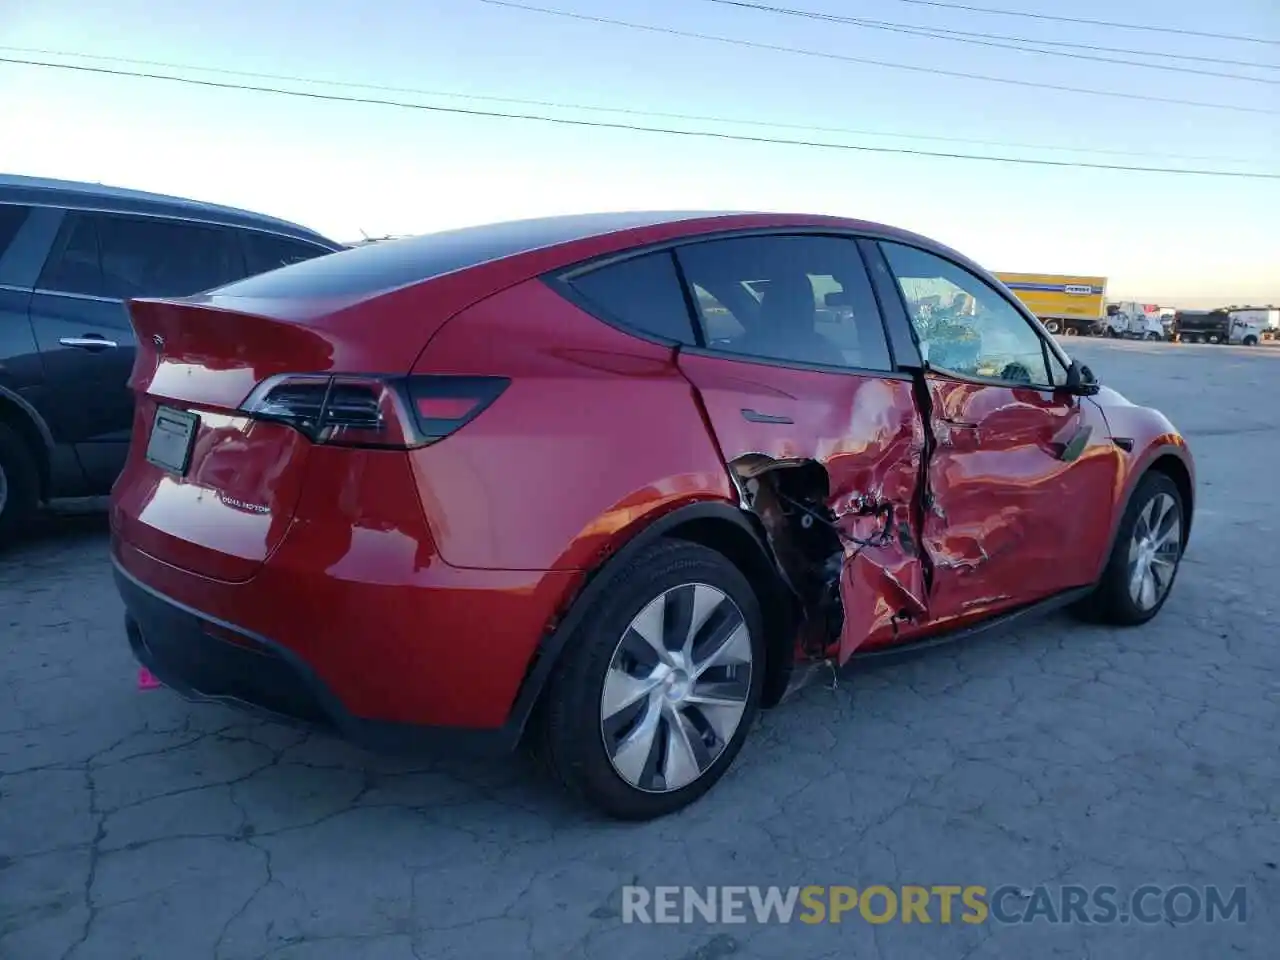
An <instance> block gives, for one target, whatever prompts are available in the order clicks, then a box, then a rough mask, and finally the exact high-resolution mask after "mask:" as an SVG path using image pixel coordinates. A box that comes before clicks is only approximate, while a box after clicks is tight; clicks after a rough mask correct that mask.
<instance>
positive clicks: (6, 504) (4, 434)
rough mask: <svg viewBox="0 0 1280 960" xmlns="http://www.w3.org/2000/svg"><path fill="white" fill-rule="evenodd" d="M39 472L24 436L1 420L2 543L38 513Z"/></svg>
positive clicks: (0, 523) (0, 491) (0, 512)
mask: <svg viewBox="0 0 1280 960" xmlns="http://www.w3.org/2000/svg"><path fill="white" fill-rule="evenodd" d="M39 502H40V473H39V471H38V469H37V467H36V461H35V458H34V457H33V456H32V455H31V450H30V449H29V448H28V447H27V443H26V441H25V440H23V439H22V437H21V436H20V435H19V434H18V433H16V432H15V431H14V430H13V428H12V427H10V426H9V425H8V424H5V423H0V546H3V545H4V543H5V541H7V540H8V539H9V538H10V537H12V536H13V535H14V534H16V533H17V532H18V531H19V530H21V529H22V527H24V526H26V524H27V523H28V522H29V521H30V520H31V518H32V517H33V516H34V515H35V512H36V507H37V505H38V504H39Z"/></svg>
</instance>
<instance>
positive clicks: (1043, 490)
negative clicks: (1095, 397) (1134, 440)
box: [906, 375, 1121, 634]
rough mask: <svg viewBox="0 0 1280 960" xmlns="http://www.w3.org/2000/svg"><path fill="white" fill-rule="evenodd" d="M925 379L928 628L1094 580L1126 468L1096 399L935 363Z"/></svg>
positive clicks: (1025, 601)
mask: <svg viewBox="0 0 1280 960" xmlns="http://www.w3.org/2000/svg"><path fill="white" fill-rule="evenodd" d="M926 385H927V392H928V400H929V405H930V407H931V416H930V427H931V429H932V431H933V434H934V442H935V449H934V451H933V454H932V456H931V458H930V463H929V469H928V478H929V479H928V488H927V490H926V491H925V493H926V497H925V510H924V520H923V541H924V546H925V551H926V553H927V554H928V557H929V560H930V565H931V568H932V583H931V586H930V592H929V607H930V619H929V623H928V624H927V625H926V627H925V628H926V629H930V630H932V629H935V628H940V629H945V628H946V627H949V626H954V625H955V622H956V621H957V620H967V619H970V618H973V617H978V616H984V615H988V614H992V613H995V612H998V611H999V610H1001V609H1004V608H1008V607H1012V606H1017V605H1021V604H1025V603H1029V602H1033V601H1035V600H1037V599H1040V598H1043V597H1046V596H1049V595H1050V594H1053V593H1056V592H1058V591H1061V590H1065V589H1068V588H1070V587H1076V586H1083V585H1085V584H1087V583H1089V582H1091V581H1092V579H1093V577H1094V575H1095V572H1096V568H1097V558H1098V557H1099V556H1100V555H1101V554H1102V553H1103V552H1104V551H1105V550H1106V544H1107V535H1108V532H1109V530H1110V522H1109V521H1110V519H1111V511H1112V509H1113V504H1114V502H1115V485H1116V483H1117V479H1118V478H1119V476H1120V473H1121V462H1120V452H1119V450H1118V449H1117V448H1116V447H1115V445H1114V444H1113V443H1112V442H1111V439H1110V435H1109V432H1108V430H1107V426H1106V422H1105V420H1104V419H1103V418H1102V416H1101V415H1100V414H1099V413H1098V411H1097V409H1096V408H1095V407H1094V405H1092V404H1089V403H1083V402H1082V401H1081V400H1080V399H1079V398H1075V397H1070V396H1067V395H1065V394H1061V393H1059V394H1054V393H1051V392H1048V391H1040V390H1034V389H1031V388H1019V387H1007V386H994V385H983V384H974V383H967V382H959V381H954V380H947V379H943V378H940V377H936V376H934V375H930V376H929V377H927V378H926ZM906 632H908V633H912V634H916V633H919V632H921V629H920V627H917V628H915V629H912V630H909V631H906Z"/></svg>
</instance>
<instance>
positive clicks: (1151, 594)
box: [1077, 473, 1186, 626]
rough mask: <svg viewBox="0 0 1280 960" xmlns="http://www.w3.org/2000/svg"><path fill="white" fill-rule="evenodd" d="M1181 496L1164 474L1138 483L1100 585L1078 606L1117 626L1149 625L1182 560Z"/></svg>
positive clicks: (1091, 615) (1170, 587) (1089, 616)
mask: <svg viewBox="0 0 1280 960" xmlns="http://www.w3.org/2000/svg"><path fill="white" fill-rule="evenodd" d="M1185 509H1186V507H1185V505H1184V504H1183V502H1182V494H1181V493H1179V492H1178V485H1177V484H1175V483H1174V482H1173V480H1171V479H1170V478H1169V476H1168V475H1167V474H1164V473H1148V474H1147V475H1146V476H1144V477H1143V478H1142V480H1140V481H1139V483H1138V487H1137V489H1136V490H1134V492H1133V497H1132V498H1131V499H1130V501H1129V506H1128V507H1127V508H1126V509H1125V512H1124V517H1123V518H1122V519H1121V521H1120V529H1119V530H1118V531H1117V533H1116V542H1115V545H1114V546H1113V547H1112V550H1111V556H1110V558H1109V559H1108V560H1107V566H1106V568H1105V569H1104V570H1103V572H1102V579H1101V580H1099V581H1098V586H1097V589H1095V590H1094V592H1093V593H1092V594H1091V595H1090V596H1088V597H1087V598H1086V599H1085V600H1084V601H1083V602H1082V604H1081V605H1080V606H1079V607H1078V608H1077V609H1078V611H1079V612H1080V613H1082V614H1084V615H1085V616H1087V617H1088V618H1089V619H1093V620H1101V621H1104V622H1106V623H1112V624H1115V625H1117V626H1136V625H1138V624H1142V623H1146V622H1147V621H1148V620H1150V619H1151V618H1152V617H1154V616H1155V615H1156V614H1157V613H1159V612H1160V608H1161V607H1163V606H1164V602H1165V600H1167V599H1168V598H1169V591H1170V590H1172V589H1173V581H1174V578H1175V577H1177V575H1178V565H1179V564H1180V563H1181V561H1182V542H1183V538H1182V531H1183V526H1184V523H1185V520H1184V510H1185Z"/></svg>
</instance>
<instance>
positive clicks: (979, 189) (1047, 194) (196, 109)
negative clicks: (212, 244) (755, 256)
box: [0, 0, 1280, 305]
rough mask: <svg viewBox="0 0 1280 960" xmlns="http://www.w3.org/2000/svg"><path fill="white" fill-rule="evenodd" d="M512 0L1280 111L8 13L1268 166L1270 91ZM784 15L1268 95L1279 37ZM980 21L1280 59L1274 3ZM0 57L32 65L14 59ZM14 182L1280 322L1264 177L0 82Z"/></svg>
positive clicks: (953, 145) (1, 124) (916, 131)
mask: <svg viewBox="0 0 1280 960" xmlns="http://www.w3.org/2000/svg"><path fill="white" fill-rule="evenodd" d="M522 2H529V3H532V4H535V5H539V6H543V7H554V8H558V9H561V10H570V11H576V12H579V13H585V14H593V15H597V16H605V17H612V18H615V19H622V20H629V21H633V22H636V23H645V24H652V25H659V26H666V27H671V28H674V29H679V30H685V31H693V32H700V33H712V34H718V35H721V36H726V37H734V38H739V39H744V40H752V41H757V42H764V43H772V44H778V45H784V46H792V47H801V48H806V49H809V50H817V51H827V52H831V53H837V54H841V55H846V56H855V57H869V58H873V59H880V60H886V61H895V62H901V63H909V64H916V65H923V66H929V67H936V68H939V69H944V70H952V71H964V72H972V73H983V74H990V75H996V76H1002V77H1010V78H1018V79H1023V80H1033V81H1036V82H1041V83H1050V84H1065V85H1068V86H1076V87H1092V88H1097V89H1102V90H1115V91H1126V92H1132V93H1140V94H1144V95H1150V96H1158V97H1170V98H1181V99H1191V100H1202V101H1215V102H1219V103H1229V104H1236V105H1241V106H1246V107H1252V108H1255V109H1258V110H1270V111H1273V112H1272V113H1270V114H1268V113H1265V112H1257V113H1249V112H1234V111H1228V110H1217V109H1206V108H1201V107H1193V106H1181V105H1172V104H1163V103H1150V102H1143V101H1139V100H1125V99H1117V98H1110V97H1099V96H1087V95H1082V94H1075V93H1065V92H1058V91H1052V90H1044V89H1034V88H1025V87H1017V86H1009V85H1004V84H995V83H987V82H981V81H977V80H967V79H960V78H955V77H942V76H932V75H928V74H923V73H913V72H908V71H903V70H894V69H886V68H883V67H876V66H870V65H864V64H857V63H848V62H841V61H837V60H829V59H821V58H815V57H805V56H796V55H793V54H787V53H781V52H775V51H769V50H760V49H747V48H742V47H735V46H730V45H726V44H721V43H714V42H709V41H706V40H695V39H687V38H683V37H676V36H668V35H659V34H654V33H647V32H642V31H637V30H628V29H622V28H619V27H615V26H608V25H603V24H595V23H586V22H581V21H574V20H570V19H566V18H562V17H555V16H548V15H545V14H538V13H533V12H527V11H522V10H514V9H509V8H500V7H496V6H492V5H489V4H485V3H483V2H480V0H417V2H408V0H391V2H384V3H381V4H361V3H354V2H346V3H341V2H338V0H220V2H217V3H212V2H200V3H197V2H194V0H176V2H171V3H167V4H158V3H155V2H154V0H111V2H91V0H34V2H33V0H0V45H4V46H8V47H15V46H17V47H37V48H47V49H53V50H59V51H68V52H76V53H81V54H95V55H99V56H111V57H127V58H140V59H147V60H158V61H170V62H175V63H181V64H188V65H193V66H200V67H212V68H220V69H227V70H240V71H254V72H265V73H274V74H288V75H293V76H298V77H304V78H312V79H323V80H331V81H341V82H344V83H348V84H350V83H356V84H379V85H386V86H395V87H411V88H417V89H421V90H428V91H436V92H437V93H439V94H449V93H452V94H465V95H470V96H471V97H477V96H487V97H509V98H522V99H531V100H543V101H556V102H561V103H571V104H578V105H585V106H598V107H612V108H623V109H627V110H637V111H656V112H662V113H683V114H698V115H704V116H713V117H718V118H724V119H726V120H737V121H751V122H752V125H742V124H740V123H738V124H735V123H724V122H718V123H712V122H709V121H681V120H673V119H669V118H668V119H663V118H654V117H646V116H636V115H631V116H628V115H618V114H608V113H602V112H590V113H588V112H583V111H582V110H569V109H550V108H539V107H529V106H521V105H519V104H510V103H507V104H504V103H500V102H493V101H484V100H474V99H471V100H466V99H459V98H457V97H456V96H455V97H449V96H441V95H435V96H425V95H422V94H409V93H390V94H389V93H378V92H376V91H372V92H371V91H368V90H361V89H357V88H351V87H338V86H315V85H306V84H298V83H293V84H290V86H291V87H292V88H294V89H309V90H321V91H325V92H329V93H339V94H349V95H357V96H359V95H366V96H368V95H372V96H382V97H390V98H392V99H403V100H412V101H416V102H419V103H429V104H437V105H447V106H469V107H478V108H481V109H495V110H508V111H517V112H518V111H521V110H523V111H524V112H543V113H548V114H552V115H556V116H562V117H582V118H592V119H603V120H614V121H622V122H632V123H639V124H645V123H649V124H654V123H657V124H659V125H665V126H679V127H686V128H702V129H715V130H718V131H726V132H739V133H746V134H750V135H757V136H759V135H764V136H777V137H784V138H798V139H809V140H827V141H833V142H840V141H842V142H846V143H860V144H869V145H879V146H897V147H910V148H917V149H927V150H928V149H931V150H952V151H957V152H966V151H967V152H976V153H982V152H987V153H997V154H1004V155H1008V156H1023V157H1042V158H1050V159H1074V160H1086V161H1094V162H1114V163H1122V164H1126V163H1127V164H1137V165H1156V166H1166V165H1167V166H1177V165H1183V166H1197V167H1214V168H1220V169H1233V170H1254V171H1266V172H1280V85H1278V84H1276V83H1270V84H1264V83H1251V82H1244V81H1239V80H1232V79H1223V78H1216V77H1207V76H1198V75H1193V74H1182V73H1172V72H1164V71H1157V70H1148V69H1139V68H1135V67H1131V66H1125V65H1116V64H1108V63H1096V62H1089V61H1084V60H1070V59H1065V58H1059V57H1047V56H1040V55H1037V54H1033V53H1026V52H1013V51H1008V50H1000V49H990V48H986V47H981V46H974V45H970V44H963V43H953V42H946V41H941V40H935V39H928V38H922V37H915V36H904V35H901V34H895V33H890V32H885V31H879V30H869V29H859V28H855V27H850V26H843V25H835V24H830V23H819V22H813V21H810V20H804V19H799V18H794V17H786V16H780V15H777V14H769V13H761V12H757V11H752V10H742V9H737V8H734V7H729V6H724V5H722V4H716V3H709V2H706V0H522ZM772 2H773V4H774V5H778V6H788V7H801V8H806V9H810V10H819V11H824V12H828V13H837V14H844V15H850V16H860V17H869V18H875V19H879V20H883V21H893V22H897V23H908V24H916V25H920V26H929V27H933V28H937V27H943V28H949V29H957V30H969V31H982V32H989V33H1002V34H1007V35H1014V36H1021V37H1029V38H1041V39H1050V40H1067V41H1071V42H1073V43H1081V44H1091V45H1101V46H1109V47H1123V48H1130V49H1138V50H1158V51H1164V52H1167V53H1178V54H1190V55H1194V56H1197V57H1208V58H1222V59H1223V60H1226V61H1231V62H1229V63H1206V62H1190V61H1173V60H1152V59H1151V58H1146V60H1147V62H1157V63H1159V62H1164V63H1178V64H1182V65H1185V66H1191V67H1196V68H1198V69H1207V70H1217V71H1222V72H1238V73H1247V74H1249V75H1250V76H1255V77H1263V78H1269V79H1271V80H1273V81H1280V69H1272V70H1266V69H1260V68H1256V67H1248V66H1243V65H1240V64H1242V63H1243V62H1245V61H1252V62H1255V63H1259V62H1260V63H1270V64H1273V65H1276V66H1278V67H1280V44H1274V43H1273V44H1258V43H1238V42H1226V41H1218V40H1209V39H1204V38H1195V37H1187V36H1179V35H1174V34H1166V33H1147V32H1139V31H1131V30H1119V29H1113V28H1101V27H1093V26H1080V25H1071V24H1063V23H1054V22H1051V21H1037V20H1031V19H1024V18H1015V17H1005V16H995V15H990V14H979V13H972V12H965V11H958V10H944V9H938V8H934V7H930V6H926V5H921V4H918V3H916V4H912V3H904V2H901V0H772ZM969 2H970V3H973V4H976V5H979V6H990V7H1000V6H1004V7H1006V8H1012V9H1018V10H1023V11H1039V12H1044V13H1054V14H1059V15H1069V16H1073V17H1084V18H1095V19H1103V20H1111V21H1122V22H1131V23H1144V24H1160V25H1163V26H1169V27H1177V28H1183V29H1189V30H1201V31H1212V32H1215V33H1230V34H1243V35H1248V36H1254V37H1268V38H1271V39H1273V40H1275V39H1280V3H1278V2H1277V0H1218V2H1216V3H1213V4H1206V3H1191V2H1189V0H1160V2H1157V0H1074V2H1072V3H1070V4H1065V3H1062V2H1060V0H969ZM1098 55H1100V56H1114V57H1125V56H1126V55H1124V54H1098ZM0 56H19V57H21V56H28V55H27V54H22V53H15V52H13V51H11V50H0ZM45 59H56V60H58V61H59V62H76V63H82V64H93V63H96V65H98V66H116V67H120V68H122V69H134V70H136V69H147V68H145V67H144V68H139V67H137V66H129V65H122V64H112V63H107V62H104V61H89V60H72V59H68V58H66V57H58V58H50V57H46V58H45ZM1131 59H1132V58H1131ZM152 69H157V68H152ZM159 72H164V71H159ZM168 72H174V71H172V70H170V71H168ZM185 75H187V76H204V77H205V78H208V79H219V80H228V79H229V80H230V81H231V82H250V83H253V82H259V83H261V82H263V81H253V80H245V79H243V78H239V79H238V78H234V77H233V78H227V77H219V76H215V75H212V74H208V73H206V74H197V73H191V72H186V73H185ZM762 123H770V124H786V125H799V126H803V127H827V128H830V127H839V128H848V129H851V130H858V131H866V132H867V133H864V134H853V133H836V132H823V131H815V130H804V129H791V128H789V127H780V128H779V127H767V126H760V125H759V124H762ZM909 137H910V138H915V137H938V138H963V139H965V140H973V141H990V142H991V143H986V144H984V143H957V142H950V141H949V140H925V139H910V138H909ZM1001 143H1016V144H1044V145H1049V146H1051V147H1053V149H1031V148H1027V147H1025V146H1007V147H1006V146H1000V145H999V144H1001ZM1068 148H1070V149H1068ZM1086 151H1125V152H1126V153H1127V152H1132V153H1134V154H1143V155H1145V156H1126V155H1122V154H1118V153H1102V152H1086ZM1175 156H1176V157H1186V156H1195V157H1200V158H1208V159H1195V160H1187V159H1172V157H1175ZM0 170H4V171H7V172H11V173H24V174H32V175H39V176H51V177H62V178H68V179H79V180H93V181H101V182H103V183H110V184H115V185H119V186H130V187H137V188H141V189H148V190H155V191H160V192H165V193H174V194H179V195H183V196H190V197H194V198H197V199H202V200H211V201H216V202H221V203H228V204H233V205H236V206H242V207H247V208H250V209H254V210H260V211H262V212H265V213H271V214H275V215H278V216H282V217H286V218H288V219H291V220H295V221H298V222H301V223H304V224H306V225H308V226H311V227H314V228H316V229H318V230H320V231H322V232H324V233H326V234H328V235H330V236H332V237H334V238H335V239H338V240H352V239H357V238H358V237H359V236H360V234H361V232H362V231H363V232H366V233H368V234H369V235H374V236H377V235H385V234H402V233H421V232H425V231H429V230H433V229H438V228H446V227H452V226H459V225H464V224H471V223H479V222H486V221H493V220H504V219H513V218H519V217H526V216H537V215H542V214H548V213H557V212H569V211H585V210H604V209H654V208H656V209H682V208H693V209H763V210H795V211H804V212H819V213H833V214H841V215H849V216H856V217H863V218H866V219H873V220H880V221H883V222H888V223H892V224H895V225H898V226H903V227H907V228H910V229H915V230H919V231H920V232H923V233H926V234H929V235H931V236H933V237H935V238H937V239H939V240H942V241H944V242H946V243H949V244H951V245H953V246H955V247H957V248H958V249H961V250H963V251H965V252H966V253H969V254H970V255H971V256H973V257H974V258H975V259H977V260H979V261H980V262H982V263H983V264H984V265H985V266H987V267H989V268H991V269H994V270H1009V271H1027V272H1050V273H1080V274H1096V275H1104V276H1107V277H1109V278H1110V281H1111V283H1110V287H1109V294H1110V295H1111V296H1112V297H1113V298H1121V297H1129V296H1131V297H1135V298H1141V299H1148V300H1157V301H1161V302H1164V303H1183V304H1186V305H1199V303H1201V302H1204V303H1206V304H1217V303H1222V302H1228V303H1243V302H1246V301H1249V302H1273V303H1277V304H1280V180H1249V179H1225V178H1223V179H1218V178H1208V177H1191V176H1172V175H1161V174H1143V173H1120V172H1108V171H1100V170H1083V169H1054V168H1047V167H1031V166H1015V165H1005V164H991V163H979V162H973V161H961V160H947V159H936V158H922V157H910V156H900V155H884V154H880V155H877V154H869V153H858V152H851V151H836V150H819V149H813V148H806V147H797V146H779V145H767V144H750V143H737V142H729V141H713V140H705V139H698V138H689V137H671V136H660V135H655V134H648V133H635V132H625V131H611V130H598V129H584V128H575V127H565V126H559V125H554V124H546V123H538V122H531V121H526V120H504V119H492V118H483V117H461V116H449V115H444V114H434V113H428V112H424V111H418V110H405V109H400V108H393V107H387V106H374V105H361V104H349V103H331V102H322V101H308V100H301V99H298V98H294V97H283V96H276V95H268V94H263V93H256V92H246V91H228V90H218V89H203V88H199V87H192V86H186V85H179V84H173V83H167V82H160V81H155V80H143V79H134V78H118V77H107V76H99V75H93V74H80V73H73V72H67V71H57V70H48V69H38V68H33V67H27V66H17V65H11V64H3V63H0Z"/></svg>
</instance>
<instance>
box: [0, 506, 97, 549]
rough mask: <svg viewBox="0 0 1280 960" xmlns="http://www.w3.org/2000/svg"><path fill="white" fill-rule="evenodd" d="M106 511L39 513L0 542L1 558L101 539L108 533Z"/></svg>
mask: <svg viewBox="0 0 1280 960" xmlns="http://www.w3.org/2000/svg"><path fill="white" fill-rule="evenodd" d="M108 529H109V527H108V519H107V513H106V511H105V510H76V511H65V510H64V511H57V512H53V511H50V512H46V513H41V514H40V515H39V516H37V517H36V518H35V519H34V520H33V521H31V523H30V524H29V525H28V527H27V528H26V529H24V530H23V531H22V532H21V533H19V534H18V535H16V536H14V537H12V538H9V539H8V540H5V541H4V542H0V557H2V558H4V559H6V560H10V559H15V558H17V559H21V557H22V554H23V553H25V552H27V551H31V550H39V549H40V548H42V547H50V546H64V545H65V546H74V545H76V544H80V543H83V542H84V541H88V540H100V539H101V538H102V536H103V534H105V533H107V532H108Z"/></svg>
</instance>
